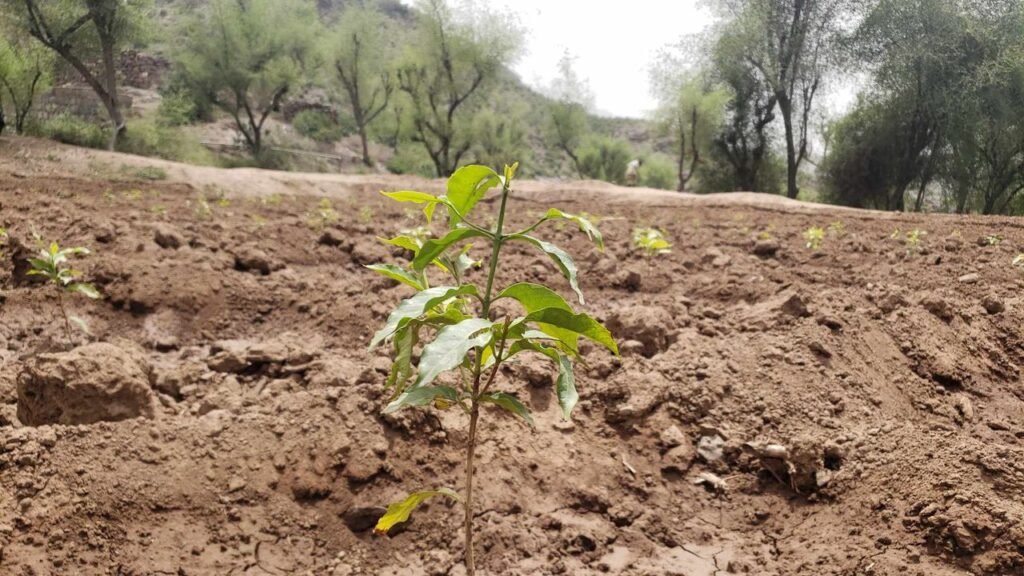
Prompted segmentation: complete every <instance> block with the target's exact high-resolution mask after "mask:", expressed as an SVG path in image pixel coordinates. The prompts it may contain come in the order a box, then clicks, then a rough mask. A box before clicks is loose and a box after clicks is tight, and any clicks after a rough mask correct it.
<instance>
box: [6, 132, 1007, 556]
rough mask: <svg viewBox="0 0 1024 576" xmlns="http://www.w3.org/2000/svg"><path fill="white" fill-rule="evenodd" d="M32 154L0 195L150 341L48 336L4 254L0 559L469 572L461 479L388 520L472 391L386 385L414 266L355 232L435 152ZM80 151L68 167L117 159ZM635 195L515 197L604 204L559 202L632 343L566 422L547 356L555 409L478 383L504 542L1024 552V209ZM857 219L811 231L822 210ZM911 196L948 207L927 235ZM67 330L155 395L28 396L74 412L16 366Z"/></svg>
mask: <svg viewBox="0 0 1024 576" xmlns="http://www.w3.org/2000/svg"><path fill="white" fill-rule="evenodd" d="M17 154H21V155H20V156H18V155H17ZM17 154H15V155H14V156H13V159H11V158H12V156H2V155H0V206H2V212H0V220H2V222H0V224H2V225H4V226H6V227H7V228H9V229H10V230H11V232H12V235H13V236H14V237H15V238H18V239H19V241H21V242H22V243H23V244H25V245H26V246H28V248H31V240H30V239H31V237H32V236H31V232H32V231H33V230H35V231H37V232H38V233H39V234H40V235H41V236H42V237H43V238H46V239H50V238H56V239H59V240H61V241H62V244H66V245H85V246H88V247H90V248H93V249H94V254H93V255H92V256H90V257H88V258H85V259H82V260H81V265H82V269H83V271H84V272H85V275H86V277H87V278H88V279H89V280H92V281H94V282H95V283H96V284H97V285H98V286H99V287H100V288H101V289H102V291H103V292H104V294H105V295H106V296H107V298H106V299H105V300H103V301H96V302H94V301H85V300H77V299H75V300H73V301H71V303H70V305H71V307H72V308H73V309H74V313H75V314H76V315H78V316H82V317H84V318H85V319H86V320H87V322H88V324H89V326H90V327H91V329H92V331H93V335H94V336H93V338H94V339H95V340H96V341H97V342H119V341H122V340H119V339H127V340H129V341H132V342H134V343H136V344H137V345H139V346H141V347H142V348H143V349H142V351H140V352H138V356H139V359H138V361H137V364H131V363H130V362H129V360H128V359H127V358H122V356H121V355H120V353H119V352H115V351H114V350H117V348H114V350H111V349H110V346H111V345H109V344H92V345H90V346H89V347H86V348H80V349H79V350H78V351H76V352H74V353H72V354H71V355H70V356H69V355H58V356H55V357H52V359H51V357H48V356H40V357H38V358H36V351H37V350H40V349H45V348H46V347H47V345H48V343H49V342H59V341H61V340H62V339H63V336H62V332H61V330H62V326H61V325H60V324H59V323H58V322H55V321H54V317H53V308H52V303H51V301H50V298H52V292H51V291H50V290H48V289H47V287H45V286H37V285H34V284H32V283H28V282H21V281H15V280H16V278H15V277H12V275H11V272H12V271H11V269H10V267H11V264H12V262H11V261H10V260H9V259H8V260H5V261H4V263H3V270H0V288H2V292H0V305H2V311H0V314H2V321H0V573H2V574H19V575H20V574H36V575H58V574H60V575H63V574H75V575H84V576H90V575H109V574H122V575H139V576H141V575H152V574H188V575H211V576H214V575H216V576H221V575H226V574H233V575H248V576H256V575H266V574H273V575H284V574H316V575H318V576H319V575H322V574H323V575H332V576H340V575H350V574H352V575H354V574H403V575H406V574H408V575H413V576H419V575H427V574H430V575H433V574H450V575H452V576H454V575H457V574H461V573H462V572H461V571H460V570H461V568H460V566H459V562H460V560H461V554H462V552H461V535H460V534H459V526H460V522H459V518H460V511H459V510H458V509H456V508H454V507H451V506H449V505H448V504H446V503H443V502H440V501H438V502H434V503H431V504H429V505H428V506H427V507H425V508H424V509H423V510H422V512H421V513H420V514H418V515H417V516H416V517H415V519H414V520H413V522H411V523H410V524H409V525H407V526H405V528H404V530H402V531H399V532H397V533H395V534H394V535H393V536H392V537H389V538H379V537H374V536H372V534H371V530H370V528H371V526H372V524H373V521H374V520H375V518H376V517H377V516H378V515H379V514H380V513H381V506H382V505H384V504H386V503H388V502H391V501H393V500H395V499H396V498H398V497H400V496H402V495H404V494H405V493H407V492H408V491H410V490H415V489H420V488H426V487H435V486H453V487H458V486H459V484H460V482H461V478H462V473H463V471H462V468H461V465H460V454H461V448H462V442H463V440H464V439H465V435H466V427H465V422H464V418H462V417H461V415H460V414H458V413H456V412H454V411H447V412H432V413H431V412H423V411H407V412H402V413H399V414H396V415H388V416H382V415H381V409H382V407H383V406H384V405H385V403H386V402H387V401H388V398H387V395H386V394H385V392H384V391H383V383H384V379H385V377H386V373H387V369H388V366H389V360H388V358H387V357H386V356H384V352H383V351H379V350H378V351H374V352H368V351H367V349H366V344H367V343H368V341H369V338H370V336H371V335H372V333H373V332H374V331H375V330H376V329H377V328H378V327H379V325H380V324H381V322H382V321H383V319H384V318H385V317H386V315H387V314H388V312H389V311H390V310H391V308H392V307H393V306H394V304H395V303H396V302H398V301H399V300H401V299H402V298H403V297H406V296H407V295H408V294H409V292H408V290H407V289H405V288H403V287H401V286H398V285H396V284H395V283H393V282H391V281H388V280H386V279H383V278H380V277H378V276H376V275H374V274H373V273H371V272H370V271H368V270H365V269H364V268H363V267H362V264H363V263H365V262H366V261H370V260H374V259H376V258H381V257H382V258H385V259H386V260H389V261H398V260H400V259H402V258H404V257H405V255H404V254H402V253H401V251H396V252H391V251H388V250H384V249H382V248H380V247H378V246H376V245H375V244H373V242H374V237H376V236H388V235H391V234H395V233H398V232H399V231H401V230H404V229H409V228H412V227H415V226H417V225H419V221H418V219H417V217H418V214H417V213H416V212H415V211H409V212H406V211H405V210H404V207H402V206H400V205H392V204H388V203H385V202H383V201H382V200H381V199H380V197H379V196H378V195H377V194H376V192H377V189H378V188H379V187H383V186H385V185H386V187H388V188H395V189H405V188H417V187H420V185H421V184H423V182H421V181H418V180H401V179H386V182H383V183H382V181H381V180H380V178H379V177H373V178H372V179H371V178H369V177H352V178H345V177H340V176H334V177H327V176H322V177H320V176H310V177H307V176H303V175H288V176H283V175H279V174H275V173H260V172H252V171H231V172H210V173H209V174H208V175H207V176H202V174H199V173H193V169H191V168H186V167H177V166H169V167H168V173H169V174H170V177H171V179H170V180H169V181H167V182H158V183H139V182H128V181H116V180H107V179H102V178H99V179H98V177H97V176H95V175H94V176H88V177H80V176H75V175H74V173H73V172H70V173H69V174H68V175H66V176H52V175H47V174H50V173H52V172H53V171H54V169H56V168H57V167H58V165H57V164H55V163H53V162H51V161H50V160H48V159H47V158H46V154H45V153H42V152H41V151H40V150H36V149H34V148H32V147H31V146H29V147H27V148H24V149H23V150H22V151H20V152H17ZM89 154H90V156H88V157H82V158H75V157H69V158H63V156H62V162H61V163H60V164H59V167H60V168H61V169H63V170H69V171H73V170H75V169H76V168H75V167H76V166H79V167H80V168H81V169H82V170H83V171H84V170H85V169H86V168H85V167H87V166H89V165H90V163H94V162H99V161H103V162H120V161H122V159H124V158H127V157H121V156H104V155H99V154H97V153H89ZM65 160H66V161H65ZM130 161H131V162H141V160H137V159H131V160H130ZM90 172H93V170H92V169H90ZM180 175H188V176H189V177H190V178H191V177H192V176H196V177H197V178H198V179H197V180H195V181H194V182H193V181H191V180H188V179H186V178H184V177H179V176H180ZM218 178H219V179H220V180H218ZM217 181H222V182H223V183H224V188H223V189H222V190H220V192H223V194H221V195H217V196H216V197H217V198H219V200H217V201H213V200H212V198H213V197H214V194H215V192H216V191H212V190H211V189H210V188H208V187H205V186H207V185H210V184H211V183H213V182H217ZM429 186H430V187H432V189H437V187H438V184H437V183H429ZM236 190H237V191H238V193H235V192H234V191H236ZM248 190H251V191H252V194H253V195H251V196H250V195H247V194H243V193H241V192H242V191H248ZM631 195H632V196H631ZM325 198H326V199H327V200H328V202H329V203H330V204H331V206H332V209H333V210H334V211H336V213H337V215H338V218H337V219H336V220H334V221H331V222H325V221H324V220H323V218H319V216H321V213H320V210H321V209H322V201H323V200H324V199H325ZM200 200H203V202H205V204H204V203H202V202H200ZM635 200H637V197H636V196H635V193H634V192H631V191H623V190H620V189H616V188H613V187H607V186H601V187H590V186H589V185H586V184H580V183H570V184H566V185H560V184H556V183H529V184H527V185H526V186H525V189H524V191H523V192H521V193H517V194H516V195H515V197H514V198H513V203H512V206H513V210H514V211H517V212H516V213H515V215H513V217H512V218H511V222H510V224H509V225H511V226H519V225H524V224H526V223H527V222H528V221H529V220H530V218H531V216H535V215H537V214H541V213H543V210H545V209H546V208H547V207H549V206H551V205H557V206H559V207H561V208H563V209H566V210H568V211H586V212H590V213H597V214H599V215H601V216H603V217H604V219H603V220H602V221H601V223H600V225H601V228H602V231H603V232H604V233H605V237H606V238H607V240H608V250H607V252H606V253H604V254H601V253H598V252H595V251H592V249H591V248H590V247H589V246H588V245H587V243H586V241H585V240H584V239H582V238H579V237H578V236H577V235H575V234H573V233H572V232H573V231H572V230H570V229H568V228H566V229H558V228H557V227H551V228H547V229H546V230H545V231H544V234H545V235H546V236H547V237H550V238H551V239H552V240H553V241H554V242H556V243H558V244H560V245H563V246H565V247H566V248H567V249H568V251H570V252H571V253H573V254H574V255H576V256H577V260H578V264H579V268H580V278H581V282H582V283H583V287H584V290H585V291H586V293H587V296H588V303H589V305H588V307H587V309H588V311H589V312H591V313H593V314H595V315H596V316H598V317H600V318H602V319H605V320H607V321H609V323H610V324H611V325H612V326H613V329H614V332H615V333H616V336H617V337H618V339H619V341H620V343H622V344H624V346H623V347H624V349H625V350H628V351H631V352H633V353H629V354H624V355H623V357H622V358H614V357H612V356H610V355H608V354H605V353H603V352H600V351H598V350H594V349H585V354H586V359H587V363H586V366H584V367H581V369H580V371H579V374H578V378H577V380H578V381H577V386H578V388H579V390H580V395H581V401H580V404H579V407H578V409H577V414H576V415H575V417H574V420H573V422H571V423H566V422H562V420H561V418H560V415H559V413H558V410H557V400H556V399H555V398H553V397H552V394H551V392H550V382H551V380H550V378H551V375H550V373H547V372H545V371H544V370H542V369H541V368H540V365H539V364H534V363H532V362H531V361H524V362H522V363H519V364H517V365H511V366H509V369H508V370H507V372H506V373H504V374H502V375H501V376H499V378H504V379H507V380H506V381H505V382H503V383H502V386H503V387H506V388H507V389H510V390H516V391H517V393H518V395H519V397H520V398H522V399H524V401H526V402H527V403H528V404H529V405H530V407H531V409H532V410H533V411H534V412H535V413H536V420H537V428H536V431H531V430H530V429H528V428H526V427H525V426H522V425H520V424H519V423H517V422H515V421H512V420H510V419H502V418H499V417H498V416H497V414H494V413H492V412H487V413H486V414H485V419H484V424H483V429H482V444H481V445H480V447H479V450H478V457H479V459H480V462H481V464H480V466H481V471H480V477H481V478H484V480H483V481H482V483H481V487H480V499H481V500H480V502H481V510H480V515H479V518H478V521H479V525H480V529H481V532H480V536H479V545H480V549H479V550H480V551H479V554H478V555H479V556H480V559H479V562H480V563H481V564H482V566H483V567H484V568H485V569H486V572H487V573H489V574H510V575H517V574H519V575H534V574H573V575H588V574H627V575H637V576H639V575H656V574H657V575H662V574H679V575H686V576H723V575H725V574H757V575H764V576H773V575H774V576H789V575H794V574H800V575H803V574H807V575H811V574H813V575H816V576H818V575H822V576H855V575H856V576H860V575H874V576H896V575H916V576H953V575H961V574H975V575H979V576H1005V575H1013V574H1024V531H1022V529H1021V527H1022V526H1024V504H1022V502H1024V464H1022V463H1024V425H1022V424H1021V423H1022V422H1024V392H1022V391H1021V387H1020V378H1021V365H1022V364H1024V352H1022V350H1024V338H1022V336H1021V334H1020V326H1021V325H1022V323H1024V304H1022V300H1021V299H1020V296H1019V293H1020V290H1021V288H1022V287H1024V282H1022V279H1021V276H1020V272H1019V270H1017V269H1016V268H1014V267H1013V266H1012V264H1011V263H1012V260H1013V257H1014V256H1015V255H1016V254H1017V253H1018V251H1020V250H1021V249H1022V248H1024V231H1022V227H1021V225H1020V223H1019V221H1017V220H1014V219H1006V218H993V219H982V218H951V217H928V216H906V215H896V216H893V215H878V214H874V213H867V212H856V211H838V210H837V211H829V210H827V209H820V208H810V207H806V206H804V205H800V204H790V203H780V202H777V201H773V200H771V199H765V198H763V197H751V198H746V199H745V198H743V197H714V198H709V199H706V200H705V199H700V198H691V197H677V196H668V195H653V196H644V197H643V198H642V199H639V201H635ZM748 200H749V202H750V203H746V204H745V203H744V202H746V201H748ZM204 206H205V207H204ZM836 221H842V222H843V224H844V226H842V227H834V228H833V231H834V232H832V233H830V235H829V236H828V237H827V238H826V240H825V242H824V244H823V246H822V249H821V250H818V251H811V250H808V249H806V248H805V246H804V244H805V242H804V241H803V239H802V233H803V232H804V231H805V230H806V229H807V228H809V227H811V226H822V227H825V226H828V225H829V224H830V223H832V222H836ZM636 226H657V227H660V228H663V229H664V230H665V231H666V233H667V235H668V237H669V238H670V240H672V241H673V242H674V243H675V246H674V249H673V252H672V254H670V255H667V256H664V257H656V258H647V257H645V256H643V255H642V254H640V253H639V252H638V251H636V250H635V249H634V248H633V247H632V246H631V241H630V238H631V235H632V229H633V228H634V227H636ZM894 227H900V228H902V229H913V228H917V229H921V230H927V231H928V236H927V237H926V240H925V245H924V246H922V247H920V249H916V250H908V247H907V246H905V245H904V244H903V243H902V242H900V241H898V240H894V239H892V237H893V228H894ZM836 230H839V231H840V232H835V231H836ZM993 234H998V235H999V236H1000V237H1002V238H1003V241H1002V242H1001V243H999V244H997V245H987V244H986V245H978V244H976V243H974V242H964V241H962V238H977V237H985V236H991V235H993ZM897 236H899V235H897ZM474 255H475V256H480V257H482V256H483V255H476V254H474ZM508 265H509V266H508V268H507V269H506V270H504V271H503V272H502V277H501V278H500V279H499V280H500V282H501V283H508V282H512V281H528V280H530V281H535V280H537V279H538V278H543V279H546V280H550V281H552V282H555V283H556V285H558V284H557V283H558V282H559V280H558V276H557V273H556V271H555V270H554V269H553V268H552V267H551V265H550V264H549V262H548V261H547V260H546V259H544V258H540V257H536V256H535V255H533V254H531V253H529V252H528V251H526V250H522V251H518V252H517V251H515V250H510V256H509V261H508ZM483 273H484V272H482V271H479V270H476V271H471V272H470V274H483ZM15 276H16V275H15ZM965 279H966V280H965ZM626 344H628V345H626ZM117 346H118V347H119V348H120V349H122V350H128V349H129V347H128V346H127V345H121V344H118V345H117ZM108 353H109V354H108ZM104 355H107V356H104ZM128 355H129V356H131V357H132V358H135V356H136V355H135V353H132V352H129V353H128ZM108 356H109V357H108ZM72 357H73V358H75V359H76V360H75V361H74V362H75V363H74V365H75V366H82V367H83V368H81V370H83V373H82V380H79V381H78V382H85V381H88V382H96V383H102V382H111V383H112V382H113V380H105V379H104V378H95V377H88V378H87V377H86V374H87V372H85V370H86V368H84V366H90V368H88V369H89V370H92V369H93V368H95V369H96V370H109V371H110V372H111V374H113V372H114V370H113V368H111V366H122V367H123V370H122V369H120V368H119V369H118V371H117V374H120V375H121V376H126V379H127V380H128V381H130V382H131V383H132V389H134V390H139V391H140V394H141V395H142V396H145V394H144V393H141V390H143V389H145V390H147V391H148V390H149V388H150V386H152V391H151V392H149V393H150V394H152V395H153V396H154V397H155V398H156V399H157V400H156V405H155V406H154V407H153V415H154V416H155V418H152V419H150V418H133V419H129V420H122V421H118V422H96V423H94V424H88V425H62V424H61V425H42V426H34V427H33V426H25V424H27V423H39V422H42V421H44V420H46V421H55V420H54V417H53V416H52V415H53V413H54V412H53V410H52V409H50V408H47V409H45V410H44V409H39V410H36V411H34V412H32V413H33V414H36V413H41V414H46V415H47V416H46V418H43V417H37V416H29V415H25V417H24V419H21V418H19V417H18V414H17V412H18V410H17V407H18V403H19V397H18V382H19V380H18V377H19V374H23V373H26V374H38V375H39V376H38V377H36V376H33V377H32V379H34V380H40V381H47V382H49V381H50V380H48V378H49V376H48V375H50V374H55V373H56V372H55V370H57V368H56V367H59V366H61V365H62V364H61V362H62V361H63V362H64V363H65V364H67V362H68V358H72ZM60 358H63V360H59V359H60ZM37 365H38V366H41V367H40V368H36V367H34V366H37ZM129 366H131V367H130V368H129ZM142 366H149V367H150V370H151V372H150V373H147V372H146V369H145V368H143V367H142ZM72 372H73V371H69V372H67V373H62V375H61V378H60V381H61V382H72V381H75V380H73V378H72V376H74V374H72ZM127 375H130V377H128V376H127ZM43 376H46V378H43ZM119 378H120V376H119ZM53 381H54V382H56V381H57V379H53ZM142 403H143V402H142V401H141V400H140V402H139V403H138V404H139V405H141V404H142ZM62 410H63V408H62ZM97 410H98V408H96V407H93V408H90V410H89V411H83V413H84V412H88V413H90V414H96V413H97ZM61 414H62V415H64V414H65V412H63V411H62V412H61ZM57 420H59V417H58V418H57Z"/></svg>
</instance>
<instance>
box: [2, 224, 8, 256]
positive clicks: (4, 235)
mask: <svg viewBox="0 0 1024 576" xmlns="http://www.w3.org/2000/svg"><path fill="white" fill-rule="evenodd" d="M5 248H7V228H4V227H3V226H0V258H3V257H4V249H5Z"/></svg>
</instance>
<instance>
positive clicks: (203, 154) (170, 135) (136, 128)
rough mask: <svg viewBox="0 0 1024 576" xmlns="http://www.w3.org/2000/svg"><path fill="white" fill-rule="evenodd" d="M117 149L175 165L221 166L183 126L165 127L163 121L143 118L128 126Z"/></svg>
mask: <svg viewBox="0 0 1024 576" xmlns="http://www.w3.org/2000/svg"><path fill="white" fill-rule="evenodd" d="M117 148H118V150H119V151H121V152H127V153H129V154H137V155H139V156H152V157H155V158H163V159H164V160H172V161H175V162H185V163H188V164H199V165H206V166H213V165H217V164H218V163H217V159H216V156H214V154H213V153H212V152H210V151H209V150H208V149H207V148H206V147H205V146H203V145H202V144H201V143H200V142H199V139H198V138H197V137H195V136H194V135H193V134H192V133H191V132H189V131H188V130H186V129H185V128H182V127H172V126H167V125H164V124H163V122H162V119H160V118H157V119H153V118H140V119H138V120H136V121H134V122H132V123H131V124H129V125H128V130H127V131H126V132H125V134H124V137H122V138H121V139H120V141H119V142H118V146H117Z"/></svg>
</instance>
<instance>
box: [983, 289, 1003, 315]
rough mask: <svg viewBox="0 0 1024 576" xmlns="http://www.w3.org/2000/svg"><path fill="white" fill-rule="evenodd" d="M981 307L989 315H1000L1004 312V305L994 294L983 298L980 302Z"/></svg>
mask: <svg viewBox="0 0 1024 576" xmlns="http://www.w3.org/2000/svg"><path fill="white" fill-rule="evenodd" d="M981 305H982V307H983V308H985V311H986V312H988V313H989V314H1002V313H1003V312H1005V311H1006V304H1004V303H1003V301H1002V300H1001V299H1000V298H999V297H997V296H996V295H995V294H989V295H988V296H985V298H984V299H982V301H981Z"/></svg>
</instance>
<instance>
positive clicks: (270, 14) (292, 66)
mask: <svg viewBox="0 0 1024 576" xmlns="http://www.w3.org/2000/svg"><path fill="white" fill-rule="evenodd" d="M318 25H319V20H318V18H317V12H316V6H315V4H314V2H313V1H312V0H247V1H245V2H240V1H238V0H213V1H211V2H210V3H209V4H208V5H207V6H206V7H205V8H204V9H202V10H201V11H200V13H199V14H198V15H197V16H196V18H194V19H191V20H190V21H188V22H186V25H185V26H183V28H182V32H181V34H182V36H183V37H184V41H183V42H182V44H181V50H179V51H178V53H177V54H176V55H175V60H176V63H177V65H178V66H179V67H180V68H181V71H182V75H183V76H184V77H185V78H186V79H187V82H188V83H189V84H190V85H191V87H190V88H191V91H192V93H193V94H197V95H199V96H200V97H201V98H203V99H205V100H207V101H208V102H209V103H211V104H213V105H214V106H216V107H218V108H220V109H221V110H224V111H225V112H227V113H228V114H230V115H231V117H232V118H233V119H234V121H235V126H236V128H237V129H238V132H239V134H241V136H242V138H243V140H244V142H245V146H246V148H247V149H248V150H249V152H250V153H251V154H252V155H253V156H254V157H257V158H258V157H260V156H261V155H262V154H263V152H264V146H265V142H264V128H265V126H266V122H267V118H269V117H270V115H271V113H273V112H276V111H279V110H280V108H281V105H282V103H283V102H284V101H285V99H286V97H287V96H288V94H289V93H290V92H291V91H292V90H293V89H294V88H296V87H297V86H298V85H299V84H300V83H301V82H302V81H303V80H304V78H305V77H306V74H307V69H308V68H309V67H310V66H311V65H312V64H313V63H314V60H315V58H314V57H315V54H314V45H313V41H312V39H313V38H314V37H315V36H316V33H317V32H316V31H317V26H318Z"/></svg>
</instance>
